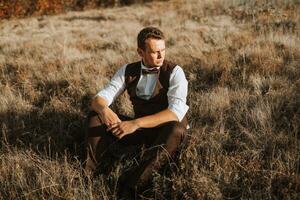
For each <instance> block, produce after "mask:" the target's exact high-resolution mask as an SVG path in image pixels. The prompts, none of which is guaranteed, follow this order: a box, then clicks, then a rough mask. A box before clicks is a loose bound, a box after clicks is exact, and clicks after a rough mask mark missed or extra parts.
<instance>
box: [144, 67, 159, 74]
mask: <svg viewBox="0 0 300 200" xmlns="http://www.w3.org/2000/svg"><path fill="white" fill-rule="evenodd" d="M158 72H159V68H157V67H153V68H148V69H142V74H157V73H158Z"/></svg>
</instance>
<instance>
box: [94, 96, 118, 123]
mask: <svg viewBox="0 0 300 200" xmlns="http://www.w3.org/2000/svg"><path fill="white" fill-rule="evenodd" d="M91 107H92V109H93V110H94V111H95V112H97V113H98V116H99V118H100V120H101V122H99V124H102V123H104V124H105V125H106V126H108V127H110V126H111V125H113V124H116V123H119V122H121V120H120V119H119V117H118V115H117V114H116V113H114V111H112V110H111V109H110V108H109V107H108V103H107V102H106V100H105V99H104V98H103V97H101V96H96V97H95V98H94V99H93V101H92V103H91Z"/></svg>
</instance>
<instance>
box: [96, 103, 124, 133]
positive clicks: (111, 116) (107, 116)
mask: <svg viewBox="0 0 300 200" xmlns="http://www.w3.org/2000/svg"><path fill="white" fill-rule="evenodd" d="M99 117H100V119H101V123H103V124H105V125H106V126H107V127H109V128H110V127H112V125H114V124H117V123H119V122H121V120H120V119H119V117H118V115H117V114H116V113H114V111H112V110H111V109H110V108H109V107H105V108H103V109H102V110H101V112H100V113H99Z"/></svg>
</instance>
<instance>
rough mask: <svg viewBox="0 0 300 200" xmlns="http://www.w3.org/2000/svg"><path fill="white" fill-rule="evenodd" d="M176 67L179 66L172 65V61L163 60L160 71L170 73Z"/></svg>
mask: <svg viewBox="0 0 300 200" xmlns="http://www.w3.org/2000/svg"><path fill="white" fill-rule="evenodd" d="M176 66H179V65H177V64H176V63H174V62H172V61H169V60H165V61H164V64H163V66H162V68H161V70H162V71H165V72H169V73H171V72H172V71H173V69H174V68H175V67H176Z"/></svg>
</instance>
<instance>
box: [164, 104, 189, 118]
mask: <svg viewBox="0 0 300 200" xmlns="http://www.w3.org/2000/svg"><path fill="white" fill-rule="evenodd" d="M168 109H169V110H171V111H172V112H174V113H175V115H176V116H177V118H178V120H179V121H180V122H181V120H182V119H183V118H184V116H185V114H186V113H187V111H188V109H189V106H188V105H186V104H185V103H182V104H171V105H169V106H168Z"/></svg>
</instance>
